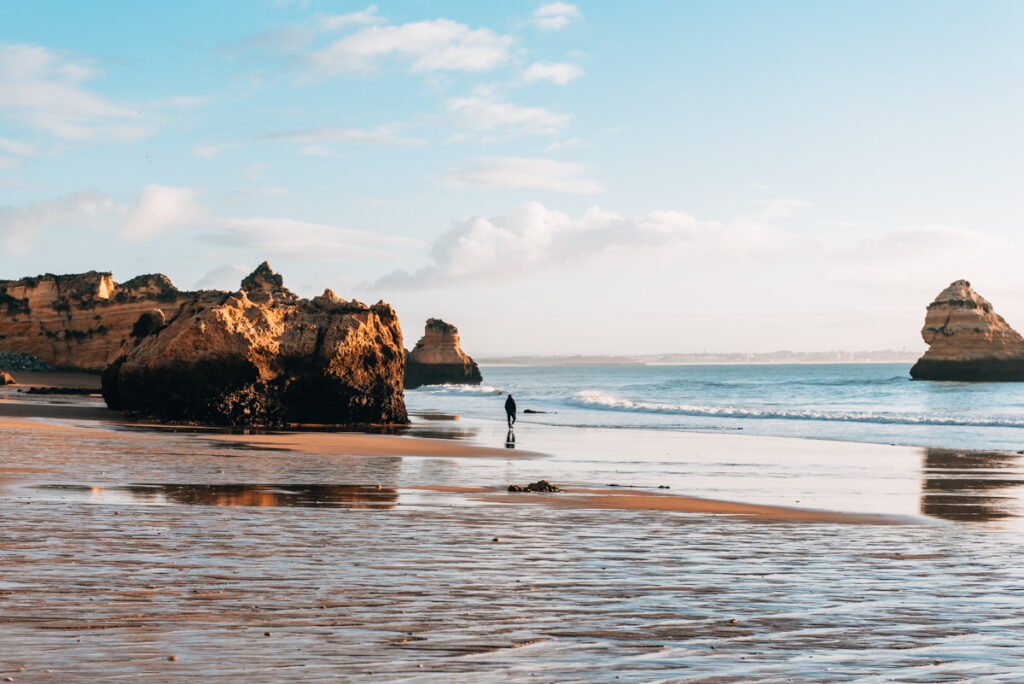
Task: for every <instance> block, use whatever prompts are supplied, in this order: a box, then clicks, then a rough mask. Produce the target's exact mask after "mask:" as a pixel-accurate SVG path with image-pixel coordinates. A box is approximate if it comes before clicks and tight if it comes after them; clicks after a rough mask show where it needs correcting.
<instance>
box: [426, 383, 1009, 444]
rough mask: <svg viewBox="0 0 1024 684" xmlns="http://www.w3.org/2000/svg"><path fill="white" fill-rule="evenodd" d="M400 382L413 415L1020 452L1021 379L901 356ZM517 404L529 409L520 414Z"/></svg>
mask: <svg viewBox="0 0 1024 684" xmlns="http://www.w3.org/2000/svg"><path fill="white" fill-rule="evenodd" d="M481 371H482V373H483V376H484V384H482V385H478V386H465V385H434V386H428V387H422V388H418V389H415V390H407V391H406V403H407V405H408V407H409V409H410V411H412V412H414V413H416V412H419V413H428V414H429V413H454V414H459V415H460V416H464V417H467V418H476V419H484V420H488V419H490V420H497V421H504V419H505V416H504V409H503V403H504V397H505V394H506V393H508V392H511V393H512V394H513V396H514V397H515V399H516V402H517V404H518V408H519V421H520V423H537V424H545V425H556V426H574V427H607V428H622V429H653V430H676V431H697V432H722V433H747V434H757V435H772V436H780V437H802V438H812V439H830V440H844V441H856V442H872V443H879V444H899V445H908V446H928V447H946V448H955V449H988V450H1001V451H1019V450H1021V449H1024V383H963V382H925V381H915V380H911V378H910V375H909V374H908V371H909V365H907V364H902V363H899V364H883V363H878V364H777V365H776V364H773V365H618V366H615V365H595V366H539V365H538V366H485V367H482V368H481ZM526 410H530V411H537V412H538V413H525V411H526Z"/></svg>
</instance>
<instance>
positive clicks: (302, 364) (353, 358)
mask: <svg viewBox="0 0 1024 684" xmlns="http://www.w3.org/2000/svg"><path fill="white" fill-rule="evenodd" d="M402 371H403V349H402V331H401V328H400V327H399V324H398V317H397V316H396V315H395V312H394V311H393V310H392V308H391V307H390V306H389V305H387V304H385V303H383V302H379V303H377V304H375V305H373V306H366V305H365V304H362V303H360V302H357V301H346V300H344V299H340V298H338V297H337V296H335V294H334V293H333V292H331V291H330V290H326V291H325V292H324V293H323V294H322V295H320V296H319V297H315V298H313V299H312V300H309V299H299V298H298V297H297V296H296V295H295V294H293V293H292V292H290V291H289V290H288V289H287V288H285V287H284V284H283V282H282V280H281V278H280V276H277V275H275V274H274V273H273V271H271V270H270V267H269V265H267V264H266V263H263V264H261V265H260V267H259V268H257V269H256V271H254V272H253V274H251V275H250V276H249V277H247V278H246V279H245V280H244V281H243V283H242V288H241V289H239V290H238V291H237V292H234V293H231V294H228V293H217V292H206V293H200V294H199V295H198V296H197V297H195V298H194V299H193V300H191V301H188V302H186V303H185V304H184V305H183V306H182V307H181V308H180V309H179V310H177V311H176V312H173V313H172V314H171V315H165V313H164V312H162V311H160V310H155V311H152V312H149V313H146V314H144V315H142V316H140V317H139V319H138V321H137V322H136V323H135V325H134V326H133V328H132V330H131V334H130V338H129V339H128V340H127V341H126V342H125V345H124V348H123V350H122V353H121V354H120V355H119V356H118V358H117V359H116V360H115V361H114V362H113V363H112V364H111V365H110V366H109V367H108V368H107V370H106V371H105V372H104V374H103V397H104V399H105V400H106V402H107V405H108V406H109V407H110V408H112V409H117V410H121V411H125V412H127V413H129V414H132V415H137V416H145V417H154V418H157V419H160V420H165V421H172V422H198V423H211V424H217V425H264V426H278V425H289V424H298V423H317V424H352V423H405V422H407V420H408V418H407V415H406V410H405V399H404V395H403V392H402Z"/></svg>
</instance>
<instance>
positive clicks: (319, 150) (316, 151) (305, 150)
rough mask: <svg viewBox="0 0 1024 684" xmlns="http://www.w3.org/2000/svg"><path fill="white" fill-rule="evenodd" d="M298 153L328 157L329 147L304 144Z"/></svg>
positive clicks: (329, 153)
mask: <svg viewBox="0 0 1024 684" xmlns="http://www.w3.org/2000/svg"><path fill="white" fill-rule="evenodd" d="M299 154H303V155H306V156H307V157H329V156H330V155H331V148H329V147H327V146H325V145H306V146H304V147H300V148H299Z"/></svg>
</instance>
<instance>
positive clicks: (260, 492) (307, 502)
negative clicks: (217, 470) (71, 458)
mask: <svg viewBox="0 0 1024 684" xmlns="http://www.w3.org/2000/svg"><path fill="white" fill-rule="evenodd" d="M26 489H30V490H32V491H33V492H34V493H35V494H36V496H37V497H38V498H41V499H43V500H48V501H68V502H79V503H80V502H88V503H107V504H150V505H177V504H184V505H196V506H273V507H282V506H283V507H304V508H318V507H332V508H391V507H392V506H394V505H395V504H396V503H398V491H397V490H396V489H394V488H391V487H381V486H380V485H348V484H327V485H325V484H130V485H115V486H105V487H94V486H88V485H77V484H43V485H30V486H28V487H26Z"/></svg>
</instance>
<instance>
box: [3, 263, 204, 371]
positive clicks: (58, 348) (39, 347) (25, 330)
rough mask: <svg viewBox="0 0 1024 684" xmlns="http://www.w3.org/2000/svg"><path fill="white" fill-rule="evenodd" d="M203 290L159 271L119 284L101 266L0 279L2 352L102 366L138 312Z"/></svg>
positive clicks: (78, 366)
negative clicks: (186, 289)
mask: <svg viewBox="0 0 1024 684" xmlns="http://www.w3.org/2000/svg"><path fill="white" fill-rule="evenodd" d="M199 295H200V293H198V292H183V291H181V290H179V289H178V288H176V287H174V285H173V284H172V283H171V281H170V280H169V279H168V278H167V276H165V275H162V274H160V273H154V274H151V275H141V276H138V277H135V278H132V279H131V280H129V281H127V282H125V283H121V284H118V283H115V282H114V278H113V276H112V275H111V274H110V273H105V272H101V271H89V272H88V273H75V274H70V275H54V274H52V273H47V274H46V275H41V276H35V277H32V278H21V279H20V280H0V351H4V352H18V353H22V354H30V355H32V356H34V357H36V358H37V359H40V360H41V361H43V362H45V363H48V364H50V365H52V366H57V367H59V368H68V369H75V370H92V371H99V370H103V369H104V368H105V367H106V366H107V364H109V363H110V362H111V361H113V360H114V359H115V358H116V357H117V355H118V353H120V349H121V343H122V342H123V341H124V339H125V338H126V337H128V333H129V332H130V331H131V329H132V325H134V323H135V321H136V320H138V318H139V315H140V314H142V313H143V312H145V311H152V310H153V309H159V310H161V311H163V312H164V313H165V314H170V313H173V312H175V311H177V310H178V307H179V306H181V304H182V303H184V302H186V301H191V300H193V299H195V298H196V297H198V296H199Z"/></svg>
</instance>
